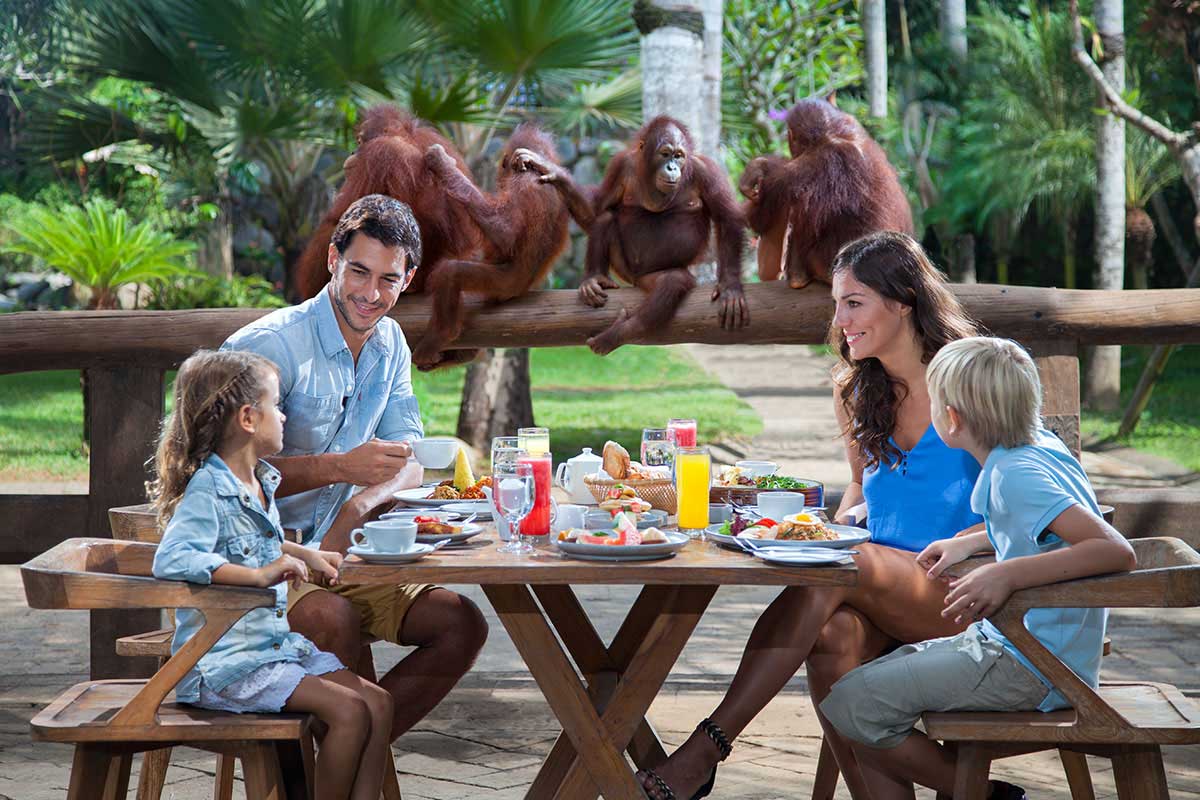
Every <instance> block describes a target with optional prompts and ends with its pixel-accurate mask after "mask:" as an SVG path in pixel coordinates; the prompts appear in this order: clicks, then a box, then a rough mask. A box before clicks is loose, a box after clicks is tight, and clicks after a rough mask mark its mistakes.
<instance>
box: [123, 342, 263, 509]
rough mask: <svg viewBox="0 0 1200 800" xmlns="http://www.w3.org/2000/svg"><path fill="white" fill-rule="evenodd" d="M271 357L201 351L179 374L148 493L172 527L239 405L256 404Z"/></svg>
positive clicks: (151, 500)
mask: <svg viewBox="0 0 1200 800" xmlns="http://www.w3.org/2000/svg"><path fill="white" fill-rule="evenodd" d="M273 372H276V367H275V365H274V364H273V363H271V361H270V360H268V359H266V358H263V357H262V356H260V355H257V354H256V353H248V352H245V351H241V350H223V351H213V350H199V351H197V352H196V353H194V354H192V355H191V356H190V357H189V358H188V359H187V360H186V361H184V362H183V364H182V365H180V367H179V373H178V374H177V375H176V376H175V407H174V409H173V410H172V412H171V415H170V416H169V417H167V419H166V420H165V421H164V422H163V426H162V433H161V435H160V436H159V439H158V450H157V452H156V453H155V455H154V473H155V476H156V477H155V479H154V480H153V481H150V482H149V483H147V484H146V491H147V494H149V496H150V502H151V503H153V505H154V510H155V512H156V513H157V514H158V524H159V526H160V527H164V526H166V524H167V522H169V521H170V519H171V515H173V514H174V513H175V507H176V506H177V505H179V500H180V499H181V498H182V497H183V492H184V490H185V489H187V485H188V481H190V480H191V479H192V476H193V475H195V474H196V470H198V469H200V465H201V464H203V463H204V459H206V458H208V457H209V456H210V455H211V454H212V453H213V452H215V451H216V449H217V447H218V445H220V444H221V439H222V437H223V436H224V435H225V429H226V428H227V427H228V425H229V421H230V420H232V419H233V418H234V415H235V414H237V412H238V409H240V408H241V407H242V406H246V405H254V404H255V403H257V402H258V400H259V398H261V397H262V394H263V392H264V391H265V390H266V387H267V383H266V377H267V375H269V374H271V373H273Z"/></svg>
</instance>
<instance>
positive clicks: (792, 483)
mask: <svg viewBox="0 0 1200 800" xmlns="http://www.w3.org/2000/svg"><path fill="white" fill-rule="evenodd" d="M756 485H757V486H758V488H759V489H807V488H809V486H811V484H809V483H805V482H804V481H798V480H796V479H795V478H789V477H788V476H786V475H764V476H763V477H761V478H759V479H758V480H757V481H756Z"/></svg>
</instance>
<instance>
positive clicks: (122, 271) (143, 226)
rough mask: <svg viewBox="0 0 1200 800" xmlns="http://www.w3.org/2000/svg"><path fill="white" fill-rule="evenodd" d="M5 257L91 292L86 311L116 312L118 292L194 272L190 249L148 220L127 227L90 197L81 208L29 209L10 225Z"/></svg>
mask: <svg viewBox="0 0 1200 800" xmlns="http://www.w3.org/2000/svg"><path fill="white" fill-rule="evenodd" d="M8 231H9V234H10V235H11V236H12V239H11V240H10V241H9V242H8V243H7V244H5V245H4V246H3V250H4V251H5V252H10V253H19V254H21V255H26V256H31V257H33V258H34V259H36V260H38V261H40V262H42V263H43V264H45V265H46V266H47V267H49V268H50V269H55V270H58V271H59V272H62V273H64V274H65V275H67V277H69V278H70V279H71V280H73V281H75V283H76V284H78V285H80V286H83V287H85V288H87V289H88V290H90V292H91V298H90V300H89V301H88V308H116V307H117V305H118V302H117V289H119V288H120V287H121V286H123V285H125V284H127V283H151V282H155V281H162V280H165V279H167V278H171V277H176V276H181V275H187V274H189V273H191V272H192V270H191V269H189V267H188V266H187V264H186V262H185V258H186V256H187V255H188V254H189V253H191V252H192V250H193V249H194V245H192V244H191V243H190V242H181V241H176V240H175V239H174V238H173V237H172V236H171V235H170V234H168V233H164V232H162V231H159V230H157V229H156V228H155V227H154V225H153V223H151V222H150V221H144V222H140V223H138V224H136V225H131V224H130V223H129V216H128V215H127V214H126V213H125V210H124V209H121V208H115V207H114V206H113V205H112V203H110V202H108V201H106V200H102V199H100V198H93V199H91V200H89V201H88V202H87V204H86V205H84V206H83V207H82V208H80V207H79V206H68V207H65V208H59V209H50V208H46V207H43V206H33V207H30V208H28V209H27V210H26V212H25V213H24V214H22V215H21V216H19V217H17V218H16V219H14V220H11V221H10V222H9V223H8Z"/></svg>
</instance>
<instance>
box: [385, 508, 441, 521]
mask: <svg viewBox="0 0 1200 800" xmlns="http://www.w3.org/2000/svg"><path fill="white" fill-rule="evenodd" d="M460 516H461V515H459V514H456V513H454V512H453V511H443V510H438V511H431V510H430V509H427V508H406V509H404V510H403V511H388V512H386V513H384V514H380V515H379V518H380V519H412V518H413V517H436V518H437V521H438V522H453V521H454V520H456V519H459V518H460Z"/></svg>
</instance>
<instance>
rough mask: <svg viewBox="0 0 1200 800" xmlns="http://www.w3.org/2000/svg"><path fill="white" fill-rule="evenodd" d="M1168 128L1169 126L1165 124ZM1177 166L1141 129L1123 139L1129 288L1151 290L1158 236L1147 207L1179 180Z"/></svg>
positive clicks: (1158, 142)
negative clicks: (1155, 246) (1152, 264)
mask: <svg viewBox="0 0 1200 800" xmlns="http://www.w3.org/2000/svg"><path fill="white" fill-rule="evenodd" d="M1168 124H1169V123H1168ZM1179 177H1180V173H1179V163H1178V162H1177V161H1176V160H1175V159H1174V158H1173V157H1172V156H1171V152H1170V151H1169V150H1167V148H1166V147H1165V146H1163V144H1162V142H1160V141H1158V140H1157V139H1154V138H1152V137H1151V136H1149V135H1148V134H1146V133H1145V132H1144V131H1142V130H1141V129H1140V128H1134V127H1130V128H1129V129H1128V131H1127V132H1126V136H1125V260H1126V263H1127V265H1128V268H1129V277H1130V283H1131V284H1132V287H1131V288H1134V289H1148V288H1150V277H1149V272H1150V264H1151V263H1153V254H1152V251H1153V249H1154V240H1155V239H1156V238H1158V234H1157V232H1156V231H1155V228H1154V221H1153V220H1152V219H1151V218H1150V215H1149V214H1148V213H1146V205H1147V204H1148V203H1149V202H1150V200H1151V198H1153V197H1154V195H1156V194H1158V193H1159V192H1160V191H1162V190H1163V189H1165V188H1167V187H1168V186H1170V185H1171V184H1172V183H1174V182H1175V181H1177V180H1179Z"/></svg>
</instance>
